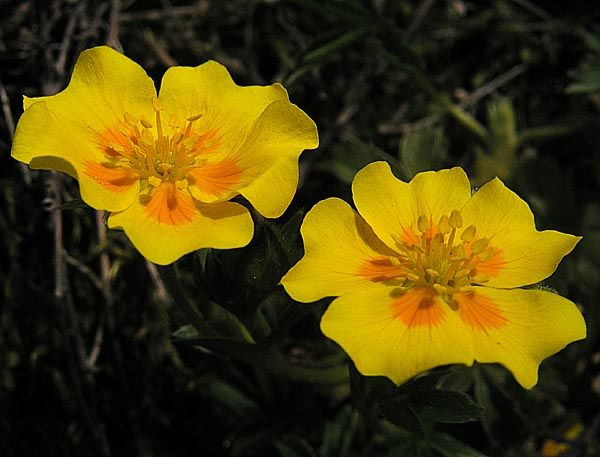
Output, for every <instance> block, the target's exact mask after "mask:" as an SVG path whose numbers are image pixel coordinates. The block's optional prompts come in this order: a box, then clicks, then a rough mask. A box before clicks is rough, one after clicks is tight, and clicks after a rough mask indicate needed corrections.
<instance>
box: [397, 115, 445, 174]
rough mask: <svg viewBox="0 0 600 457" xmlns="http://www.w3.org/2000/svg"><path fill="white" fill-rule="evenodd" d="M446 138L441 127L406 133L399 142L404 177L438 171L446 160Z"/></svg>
mask: <svg viewBox="0 0 600 457" xmlns="http://www.w3.org/2000/svg"><path fill="white" fill-rule="evenodd" d="M446 150H447V145H446V138H445V136H444V129H443V128H442V127H433V128H431V127H424V128H420V129H417V130H412V131H410V132H406V133H405V134H404V136H403V137H402V141H401V142H400V154H399V155H400V164H401V166H402V171H403V172H404V177H405V178H406V179H411V178H412V177H413V176H415V175H416V174H417V173H419V172H421V171H426V170H435V169H438V168H439V167H440V166H441V165H442V163H443V162H444V160H445V159H446Z"/></svg>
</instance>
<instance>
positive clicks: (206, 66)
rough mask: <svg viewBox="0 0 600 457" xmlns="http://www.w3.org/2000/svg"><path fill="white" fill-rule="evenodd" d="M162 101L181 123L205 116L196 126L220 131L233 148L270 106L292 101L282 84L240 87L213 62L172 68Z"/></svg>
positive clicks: (162, 89) (166, 76)
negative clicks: (194, 117)
mask: <svg viewBox="0 0 600 457" xmlns="http://www.w3.org/2000/svg"><path fill="white" fill-rule="evenodd" d="M159 99H160V101H161V102H162V104H163V106H164V107H165V110H166V111H167V112H169V113H170V114H174V115H176V116H178V117H179V118H180V120H185V119H187V118H188V117H190V116H196V115H202V117H201V118H200V119H198V121H197V124H195V125H197V126H198V128H199V129H200V130H205V131H217V132H218V134H219V137H220V138H221V141H222V142H223V143H224V145H225V147H226V148H227V149H231V146H232V143H234V142H235V141H236V139H238V137H239V136H240V134H243V133H244V132H245V130H247V129H248V128H249V127H250V126H251V125H252V123H253V122H254V121H255V120H256V119H257V118H258V116H260V114H261V113H262V112H263V111H264V109H265V108H266V107H267V106H268V105H270V104H271V103H273V102H274V101H278V100H283V101H288V96H287V92H286V90H285V89H284V88H283V86H282V85H281V84H278V83H275V84H272V85H270V86H238V85H237V84H235V82H233V80H232V79H231V76H230V75H229V72H228V71H227V69H226V68H225V67H224V66H223V65H221V64H220V63H217V62H214V61H212V60H209V61H208V62H205V63H203V64H202V65H199V66H197V67H171V68H169V69H168V70H167V71H166V72H165V74H164V76H163V78H162V82H161V85H160V95H159ZM242 137H243V135H242ZM238 144H239V143H238Z"/></svg>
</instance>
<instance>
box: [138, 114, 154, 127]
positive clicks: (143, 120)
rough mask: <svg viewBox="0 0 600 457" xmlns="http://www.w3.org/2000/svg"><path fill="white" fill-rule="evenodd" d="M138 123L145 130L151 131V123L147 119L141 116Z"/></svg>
mask: <svg viewBox="0 0 600 457" xmlns="http://www.w3.org/2000/svg"><path fill="white" fill-rule="evenodd" d="M140 122H141V124H142V125H143V126H144V128H147V129H151V128H152V122H150V121H149V120H148V119H146V118H145V117H144V116H142V117H141V118H140Z"/></svg>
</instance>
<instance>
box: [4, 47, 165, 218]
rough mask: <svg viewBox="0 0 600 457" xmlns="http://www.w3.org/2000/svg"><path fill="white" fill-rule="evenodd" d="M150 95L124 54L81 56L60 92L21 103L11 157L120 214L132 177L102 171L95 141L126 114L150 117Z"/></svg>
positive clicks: (102, 51)
mask: <svg viewBox="0 0 600 457" xmlns="http://www.w3.org/2000/svg"><path fill="white" fill-rule="evenodd" d="M155 95H156V91H155V89H154V83H153V82H152V80H151V79H150V78H149V77H148V75H146V73H145V72H144V70H143V69H142V68H141V67H140V66H139V65H137V64H136V63H135V62H133V61H132V60H130V59H128V58H127V57H125V56H124V55H122V54H120V53H118V52H117V51H115V50H113V49H111V48H109V47H106V46H100V47H96V48H92V49H89V50H86V51H83V52H82V53H81V54H80V56H79V58H78V59H77V62H76V63H75V68H74V69H73V75H72V77H71V81H70V83H69V85H68V87H67V88H66V89H65V90H63V91H62V92H60V93H58V94H56V95H51V96H47V97H38V98H25V100H24V108H25V113H24V114H23V116H22V117H21V119H20V120H19V124H18V126H17V131H16V133H15V138H14V142H13V148H12V155H13V157H15V158H16V159H17V160H20V161H22V162H25V163H29V164H31V166H32V167H33V168H44V169H53V170H58V171H62V172H66V173H68V174H70V175H71V176H73V177H75V178H77V179H78V180H79V186H80V189H81V196H82V199H83V200H84V201H85V202H87V203H88V204H89V205H90V206H92V207H94V208H96V209H104V210H108V211H120V210H123V209H125V208H127V207H128V206H129V205H130V204H131V201H132V200H133V199H134V198H135V197H134V196H135V194H136V192H137V189H138V184H137V177H136V176H135V174H132V173H128V172H127V170H125V169H121V170H117V171H115V170H112V171H111V170H107V169H102V167H101V166H100V164H101V163H102V162H104V161H105V160H106V156H105V155H104V151H103V148H102V144H101V143H102V138H101V136H102V135H103V134H105V133H106V132H107V131H110V129H111V128H114V126H115V124H116V123H118V122H120V121H123V117H124V115H125V113H126V112H127V113H128V114H130V115H132V116H141V115H144V114H148V113H153V111H152V107H151V104H150V101H151V99H152V97H154V96H155ZM90 167H91V169H90ZM115 173H116V174H115ZM117 175H118V176H117Z"/></svg>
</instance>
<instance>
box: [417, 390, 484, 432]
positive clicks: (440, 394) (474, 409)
mask: <svg viewBox="0 0 600 457" xmlns="http://www.w3.org/2000/svg"><path fill="white" fill-rule="evenodd" d="M408 404H409V405H410V406H411V407H412V409H413V410H414V411H416V412H417V414H418V415H419V417H420V418H421V419H422V420H427V421H429V422H442V423H445V424H460V423H463V422H470V421H474V420H477V419H479V418H480V417H481V416H482V415H483V408H482V407H481V406H479V405H478V404H477V403H475V401H474V400H473V398H472V397H471V396H469V395H467V394H465V393H463V392H457V391H454V390H431V391H429V392H418V393H414V394H413V395H410V396H409V397H408Z"/></svg>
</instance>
